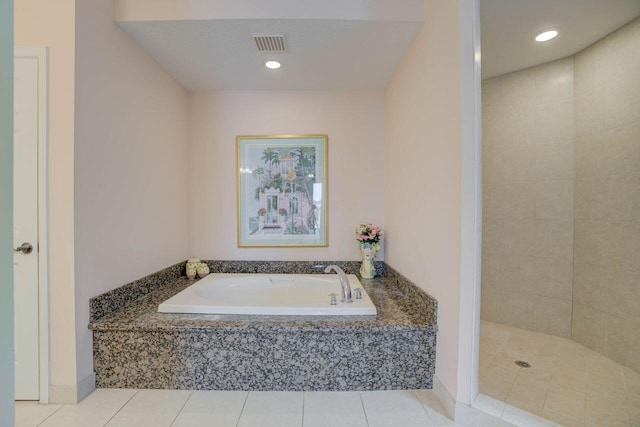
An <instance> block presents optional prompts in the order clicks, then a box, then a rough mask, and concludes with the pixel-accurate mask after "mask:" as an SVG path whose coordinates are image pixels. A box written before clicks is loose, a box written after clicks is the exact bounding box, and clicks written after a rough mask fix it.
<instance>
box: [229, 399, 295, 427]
mask: <svg viewBox="0 0 640 427" xmlns="http://www.w3.org/2000/svg"><path fill="white" fill-rule="evenodd" d="M302 412H303V394H302V393H296V392H287V391H252V392H250V393H249V396H248V397H247V401H246V403H245V405H244V409H243V410H242V415H241V416H240V420H239V421H238V427H254V426H264V427H289V426H291V427H300V426H302Z"/></svg>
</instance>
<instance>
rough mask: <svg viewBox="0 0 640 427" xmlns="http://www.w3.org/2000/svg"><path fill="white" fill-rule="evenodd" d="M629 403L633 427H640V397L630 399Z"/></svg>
mask: <svg viewBox="0 0 640 427" xmlns="http://www.w3.org/2000/svg"><path fill="white" fill-rule="evenodd" d="M627 401H628V403H629V416H630V418H631V425H632V426H634V427H640V397H630V398H628V399H627Z"/></svg>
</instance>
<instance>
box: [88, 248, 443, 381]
mask: <svg viewBox="0 0 640 427" xmlns="http://www.w3.org/2000/svg"><path fill="white" fill-rule="evenodd" d="M207 262H208V264H209V265H210V268H211V267H213V268H211V269H212V271H214V272H219V271H221V270H223V271H225V272H230V271H229V270H231V272H237V273H247V272H252V273H253V272H260V273H283V272H295V273H301V274H304V273H309V272H318V268H317V266H318V265H320V264H322V265H323V266H324V265H327V262H322V263H314V262H282V263H280V265H278V263H273V262H269V263H263V262H256V263H251V262H243V261H207ZM335 263H336V264H338V265H341V266H342V267H343V268H344V269H345V271H347V272H348V273H356V274H357V273H358V272H357V269H358V267H359V263H358V262H335ZM283 267H284V268H283ZM376 267H377V268H378V269H379V270H378V271H380V272H381V273H383V275H382V276H381V277H377V278H375V279H371V280H363V279H361V278H360V281H361V283H362V284H363V286H364V287H365V289H366V291H367V293H368V294H369V296H370V297H371V299H372V301H373V302H374V304H375V305H376V307H377V309H378V316H377V318H375V319H371V318H370V317H369V318H366V317H362V316H355V317H352V316H335V317H325V316H322V317H320V316H318V317H316V316H313V317H311V316H309V317H298V316H217V315H194V314H170V313H157V307H158V304H160V303H161V302H162V301H164V300H166V299H167V298H169V297H170V296H172V295H174V294H175V293H178V292H180V290H182V289H184V288H185V287H187V286H189V285H190V284H191V283H193V282H189V281H188V280H187V279H186V278H183V277H179V278H174V279H172V280H170V281H168V283H166V284H165V286H164V287H161V288H160V289H156V290H154V291H152V292H149V293H147V294H145V295H143V296H142V297H139V298H138V299H136V300H135V301H134V302H132V303H129V304H128V305H126V306H124V307H123V308H121V309H120V310H118V311H114V312H112V313H108V314H105V315H103V316H102V317H100V318H99V319H97V320H95V321H92V322H91V324H90V325H89V328H90V329H92V330H93V336H94V337H93V348H94V370H95V371H96V384H97V386H98V387H124V388H171V389H210V390H292V391H301V390H335V391H338V390H384V389H416V388H432V386H433V375H434V372H435V346H436V332H437V324H436V316H435V314H436V312H435V310H437V302H436V300H435V299H433V298H432V297H431V296H429V295H428V294H426V293H425V292H424V291H422V290H420V289H419V288H417V287H416V286H415V285H414V284H412V283H411V282H409V281H408V280H407V279H406V278H404V276H402V275H401V274H399V273H398V272H396V271H395V270H393V269H391V268H390V267H388V266H386V265H384V264H383V263H380V264H379V265H377V266H376ZM247 270H249V271H247ZM283 270H285V271H283ZM125 286H127V285H125ZM112 305H113V304H112ZM336 317H338V318H336ZM363 350H366V351H363Z"/></svg>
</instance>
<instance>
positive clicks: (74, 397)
mask: <svg viewBox="0 0 640 427" xmlns="http://www.w3.org/2000/svg"><path fill="white" fill-rule="evenodd" d="M95 389H96V374H95V372H92V373H91V374H90V375H89V376H87V377H86V378H85V379H83V380H82V381H80V382H79V383H78V384H76V385H51V386H49V403H58V404H73V403H78V402H80V401H81V400H82V399H84V398H85V397H87V396H88V395H89V394H91V392H92V391H93V390H95Z"/></svg>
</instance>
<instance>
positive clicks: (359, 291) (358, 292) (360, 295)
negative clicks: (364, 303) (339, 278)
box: [354, 288, 362, 299]
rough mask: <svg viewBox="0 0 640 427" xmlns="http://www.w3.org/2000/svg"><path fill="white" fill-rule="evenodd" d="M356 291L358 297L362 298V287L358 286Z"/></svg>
mask: <svg viewBox="0 0 640 427" xmlns="http://www.w3.org/2000/svg"><path fill="white" fill-rule="evenodd" d="M354 292H355V293H356V299H362V289H361V288H356V289H355V290H354Z"/></svg>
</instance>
